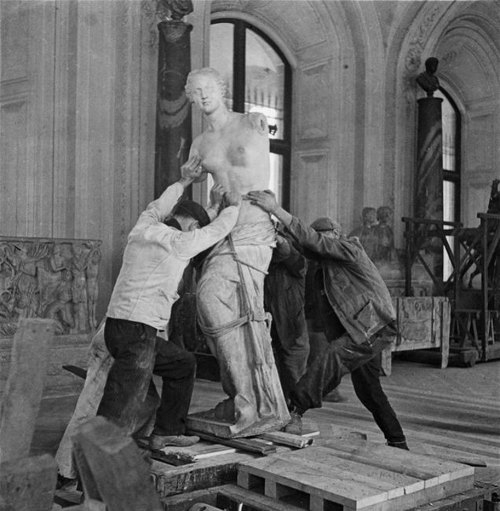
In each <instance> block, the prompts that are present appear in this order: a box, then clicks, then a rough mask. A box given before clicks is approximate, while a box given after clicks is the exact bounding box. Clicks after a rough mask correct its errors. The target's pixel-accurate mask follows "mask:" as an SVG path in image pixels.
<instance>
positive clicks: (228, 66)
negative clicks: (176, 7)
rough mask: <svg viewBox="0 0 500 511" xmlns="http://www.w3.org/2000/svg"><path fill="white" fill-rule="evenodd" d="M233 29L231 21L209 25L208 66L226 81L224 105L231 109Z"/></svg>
mask: <svg viewBox="0 0 500 511" xmlns="http://www.w3.org/2000/svg"><path fill="white" fill-rule="evenodd" d="M233 30H234V25H233V24H232V23H216V24H215V25H211V27H210V67H213V68H214V69H216V70H217V71H219V73H220V74H221V76H222V77H223V78H224V81H225V82H226V89H227V92H226V106H227V108H228V109H229V110H232V109H233V98H232V96H233Z"/></svg>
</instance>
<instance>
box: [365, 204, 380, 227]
mask: <svg viewBox="0 0 500 511" xmlns="http://www.w3.org/2000/svg"><path fill="white" fill-rule="evenodd" d="M361 216H362V218H363V224H365V225H375V224H376V223H377V210H376V209H375V208H371V207H366V208H363V211H362V213H361Z"/></svg>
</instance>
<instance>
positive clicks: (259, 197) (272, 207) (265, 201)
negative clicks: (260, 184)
mask: <svg viewBox="0 0 500 511" xmlns="http://www.w3.org/2000/svg"><path fill="white" fill-rule="evenodd" d="M246 198H247V199H248V200H249V201H250V202H251V203H252V204H255V205H256V206H259V207H260V208H262V209H263V210H264V211H267V212H268V213H274V212H275V211H276V210H277V209H278V208H279V205H278V203H277V202H276V195H274V193H273V192H272V191H271V190H256V191H253V192H248V193H247V195H246Z"/></svg>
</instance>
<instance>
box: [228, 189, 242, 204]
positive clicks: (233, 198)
mask: <svg viewBox="0 0 500 511" xmlns="http://www.w3.org/2000/svg"><path fill="white" fill-rule="evenodd" d="M241 200H242V199H241V194H239V193H238V192H226V193H225V194H224V205H225V206H226V207H229V206H238V207H239V206H240V205H241Z"/></svg>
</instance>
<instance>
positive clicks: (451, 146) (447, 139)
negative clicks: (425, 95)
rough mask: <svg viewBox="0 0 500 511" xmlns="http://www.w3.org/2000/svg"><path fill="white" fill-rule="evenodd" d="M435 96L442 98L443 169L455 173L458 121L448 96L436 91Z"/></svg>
mask: <svg viewBox="0 0 500 511" xmlns="http://www.w3.org/2000/svg"><path fill="white" fill-rule="evenodd" d="M434 95H435V96H436V97H438V98H442V100H443V103H442V105H441V109H442V111H441V118H442V122H443V169H445V170H450V171H455V170H456V164H455V162H456V160H455V147H456V133H457V119H456V114H455V110H454V109H453V106H452V105H451V103H450V102H449V101H448V99H447V98H446V96H445V95H444V94H443V93H441V92H440V91H436V92H435V93H434Z"/></svg>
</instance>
